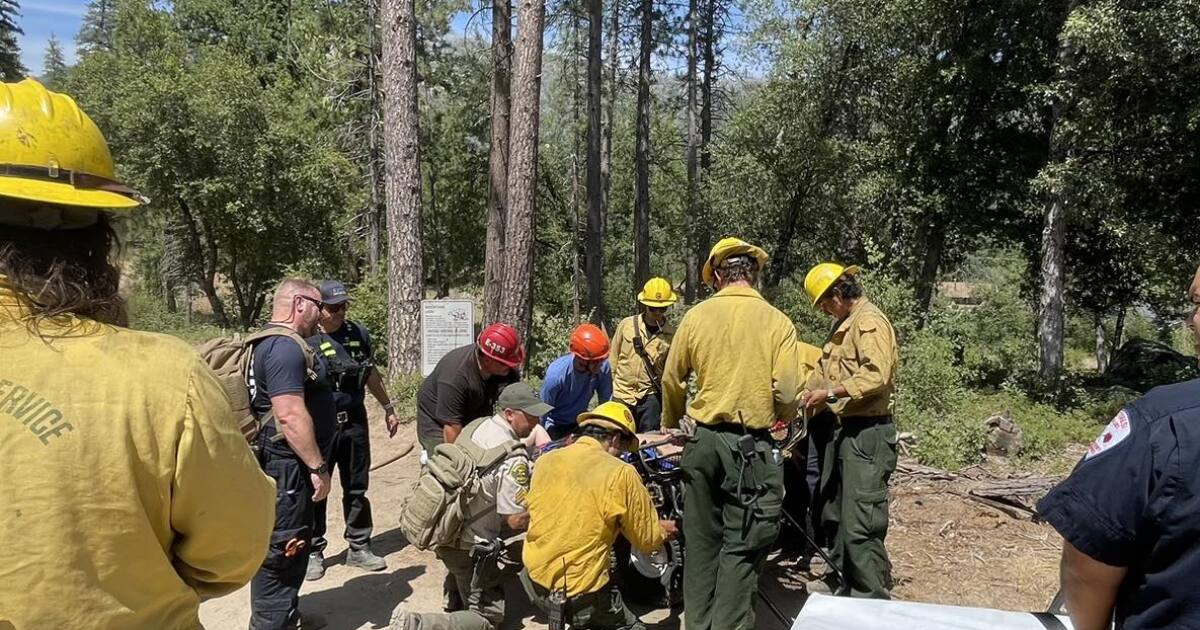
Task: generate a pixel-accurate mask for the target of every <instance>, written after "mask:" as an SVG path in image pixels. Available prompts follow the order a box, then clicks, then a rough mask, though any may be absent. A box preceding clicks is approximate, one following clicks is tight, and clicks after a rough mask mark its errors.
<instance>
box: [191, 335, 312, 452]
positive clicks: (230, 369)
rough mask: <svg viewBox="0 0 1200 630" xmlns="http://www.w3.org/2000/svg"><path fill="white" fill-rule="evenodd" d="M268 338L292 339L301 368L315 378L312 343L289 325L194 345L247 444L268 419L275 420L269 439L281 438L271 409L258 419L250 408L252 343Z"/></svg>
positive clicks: (253, 344)
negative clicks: (298, 351) (299, 354)
mask: <svg viewBox="0 0 1200 630" xmlns="http://www.w3.org/2000/svg"><path fill="white" fill-rule="evenodd" d="M269 337H287V338H289V339H291V340H292V341H295V342H296V344H297V345H299V346H300V349H301V351H302V352H303V353H304V367H305V369H306V370H307V372H308V378H309V379H310V380H311V379H315V378H316V373H315V372H314V371H313V361H315V360H316V359H315V356H314V354H313V349H312V346H309V345H308V342H306V341H305V340H304V338H303V337H301V336H300V334H299V333H297V332H296V331H294V330H292V329H291V328H285V327H283V326H271V327H270V328H264V329H262V330H260V331H258V332H256V333H252V334H249V335H233V336H232V337H218V338H216V339H209V340H208V341H206V342H204V343H203V344H201V345H200V347H199V348H197V350H198V351H199V352H200V356H202V357H204V361H205V362H206V363H208V366H209V367H210V368H212V370H213V372H215V373H216V375H217V380H218V381H220V383H221V387H222V388H223V389H224V390H225V394H226V395H227V396H228V397H229V402H230V403H231V404H232V405H233V412H234V417H236V418H237V422H238V428H240V429H241V430H242V435H244V436H245V437H246V441H247V442H250V443H253V442H254V439H255V438H256V437H258V434H259V433H260V432H261V431H262V429H263V427H265V426H266V425H267V423H268V422H272V421H274V422H275V436H274V437H272V438H271V441H272V442H278V441H280V440H282V439H283V431H281V430H280V428H279V420H278V419H277V418H275V411H274V410H273V409H272V410H270V411H268V412H267V413H265V414H263V417H262V418H256V417H255V416H254V410H253V409H251V408H250V402H251V401H250V362H251V361H252V360H253V359H254V352H253V350H254V346H255V345H256V344H257V343H258V342H259V341H262V340H263V339H267V338H269Z"/></svg>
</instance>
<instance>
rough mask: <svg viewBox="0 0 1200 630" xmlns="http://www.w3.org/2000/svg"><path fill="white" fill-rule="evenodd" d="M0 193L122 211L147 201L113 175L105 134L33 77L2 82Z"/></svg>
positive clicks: (72, 104)
mask: <svg viewBox="0 0 1200 630" xmlns="http://www.w3.org/2000/svg"><path fill="white" fill-rule="evenodd" d="M0 196H4V197H12V198H16V199H23V200H26V201H33V202H39V203H42V204H49V205H55V206H77V207H84V208H95V209H98V210H106V211H114V212H122V211H128V210H130V209H132V208H136V207H137V206H140V205H142V204H143V203H146V202H147V201H148V200H147V199H146V198H145V197H143V196H142V195H141V194H140V193H138V192H137V191H136V190H134V189H132V188H130V187H129V186H126V185H125V184H122V183H120V182H118V181H116V179H115V174H114V172H113V159H112V154H111V153H109V151H108V143H106V142H105V141H104V135H103V134H101V133H100V129H99V128H98V127H96V123H94V122H92V119H91V118H89V117H88V115H87V114H85V113H84V112H83V110H81V109H79V106H78V105H76V104H75V100H74V99H72V98H71V97H70V96H67V95H66V94H59V93H57V92H51V91H49V90H47V89H46V88H45V87H43V86H42V84H41V83H38V82H37V81H35V80H34V79H25V80H23V81H21V82H19V83H3V84H0Z"/></svg>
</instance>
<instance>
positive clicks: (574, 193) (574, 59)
mask: <svg viewBox="0 0 1200 630" xmlns="http://www.w3.org/2000/svg"><path fill="white" fill-rule="evenodd" d="M581 22H582V20H581V19H580V17H579V15H578V14H577V13H575V11H572V12H571V52H570V54H569V55H567V56H566V57H567V59H569V60H570V64H571V211H572V212H573V213H574V222H573V223H572V224H571V316H572V319H571V321H575V322H577V321H580V310H581V309H580V300H581V297H582V291H583V243H582V242H581V241H580V239H579V235H580V234H583V233H584V227H583V215H582V213H581V212H580V211H579V199H580V195H579V188H580V186H579V172H580V168H579V165H580V160H581V157H582V156H581V155H580V154H581V153H582V151H581V149H580V136H579V127H580V125H579V121H580V119H581V112H582V111H583V105H582V102H583V98H582V95H581V93H580V90H579V78H580V77H579V61H580V59H582V58H583V57H584V55H583V51H582V50H581V47H580V36H579V32H580V24H581ZM603 167H604V165H603V164H602V165H601V169H603ZM606 192H607V191H606ZM605 203H607V201H606V202H605Z"/></svg>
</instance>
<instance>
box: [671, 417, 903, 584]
mask: <svg viewBox="0 0 1200 630" xmlns="http://www.w3.org/2000/svg"><path fill="white" fill-rule="evenodd" d="M828 448H829V449H830V450H829V453H828V454H827V457H826V458H825V470H824V471H822V475H821V486H822V488H823V489H822V494H823V495H824V496H826V497H829V502H828V503H826V505H825V509H824V511H823V513H822V514H823V518H824V520H825V522H826V523H827V524H828V525H829V527H830V528H831V529H836V531H837V534H836V536H835V537H834V542H833V549H832V550H831V552H832V553H831V554H830V555H831V556H832V557H833V560H834V562H836V563H837V564H838V565H839V566H840V567H841V568H842V574H843V575H844V576H845V578H846V584H844V585H843V588H842V592H841V594H843V595H850V596H851V597H869V598H875V599H890V596H889V595H888V589H887V583H888V579H889V575H890V573H891V568H892V564H891V562H890V561H889V560H888V555H887V549H886V548H885V547H884V544H883V541H884V538H886V537H887V529H888V479H890V478H891V476H892V473H893V472H895V470H896V425H895V424H894V423H893V422H892V420H891V417H890V416H883V417H872V418H842V419H841V426H839V427H838V430H837V433H836V434H835V436H834V438H833V441H831V442H830V443H829V447H828ZM689 559H690V558H689Z"/></svg>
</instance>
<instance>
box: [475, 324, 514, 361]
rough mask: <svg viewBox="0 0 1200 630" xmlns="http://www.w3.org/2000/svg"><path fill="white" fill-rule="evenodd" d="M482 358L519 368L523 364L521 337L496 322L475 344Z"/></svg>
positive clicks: (480, 335)
mask: <svg viewBox="0 0 1200 630" xmlns="http://www.w3.org/2000/svg"><path fill="white" fill-rule="evenodd" d="M475 345H476V346H478V347H479V351H480V352H482V353H483V354H484V356H486V357H488V358H490V359H495V360H496V361H499V362H501V363H503V364H504V365H507V366H508V367H510V368H515V367H520V365H521V364H522V363H524V362H525V348H524V346H522V345H521V335H519V334H518V333H517V330H516V329H515V328H513V327H512V326H509V325H508V324H501V323H500V322H496V323H494V324H492V325H490V326H488V327H487V328H484V329H483V332H481V333H479V339H478V340H477V341H476V342H475Z"/></svg>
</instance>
